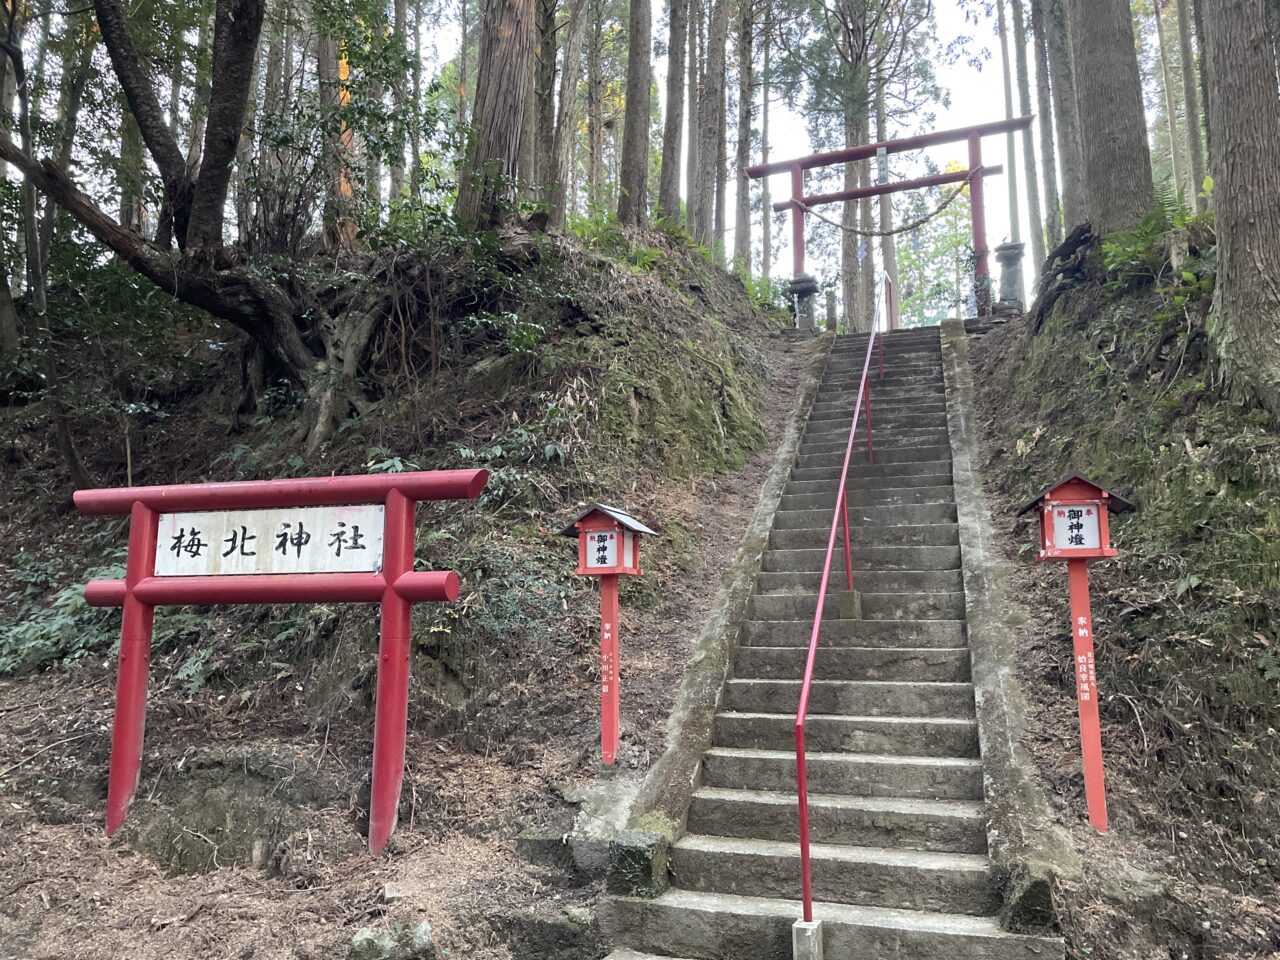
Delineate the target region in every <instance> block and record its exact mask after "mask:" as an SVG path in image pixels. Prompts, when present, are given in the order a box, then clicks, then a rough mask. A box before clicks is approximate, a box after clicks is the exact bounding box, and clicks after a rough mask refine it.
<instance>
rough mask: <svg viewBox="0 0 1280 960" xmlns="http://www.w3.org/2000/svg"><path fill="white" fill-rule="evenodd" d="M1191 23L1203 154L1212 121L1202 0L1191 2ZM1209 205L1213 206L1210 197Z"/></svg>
mask: <svg viewBox="0 0 1280 960" xmlns="http://www.w3.org/2000/svg"><path fill="white" fill-rule="evenodd" d="M1191 22H1192V23H1193V24H1194V25H1195V28H1196V49H1198V50H1199V51H1200V102H1201V103H1203V104H1204V143H1205V147H1204V149H1205V153H1206V154H1211V153H1212V152H1213V119H1212V117H1211V116H1210V115H1209V71H1210V65H1209V45H1208V41H1207V40H1206V35H1205V30H1204V4H1203V2H1202V0H1191ZM1209 205H1210V206H1212V205H1213V199H1212V197H1211V198H1210V200H1209Z"/></svg>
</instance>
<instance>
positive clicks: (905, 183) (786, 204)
mask: <svg viewBox="0 0 1280 960" xmlns="http://www.w3.org/2000/svg"><path fill="white" fill-rule="evenodd" d="M1003 172H1004V167H1003V166H1000V165H996V166H994V167H984V168H983V169H982V170H981V172H980V173H977V174H975V175H974V176H983V175H985V176H988V177H991V176H995V175H997V174H1000V173H1003ZM968 177H969V171H968V170H953V171H951V172H950V173H939V174H935V175H934V176H931V177H920V178H918V179H915V180H899V181H897V182H895V183H877V184H873V185H872V186H869V187H858V188H857V189H856V190H839V191H837V192H835V193H815V194H811V195H810V196H807V197H801V199H800V202H801V203H803V204H804V205H805V206H806V207H818V206H821V205H822V204H825V203H841V202H843V201H845V200H861V199H863V198H864V197H879V196H881V195H883V194H886V193H901V192H902V191H904V190H920V189H924V188H927V187H942V186H946V185H947V184H949V183H961V182H963V181H964V180H966V179H968ZM795 205H796V204H795V200H779V201H778V202H777V203H775V204H774V205H773V209H774V210H776V211H778V212H779V213H781V212H782V211H784V210H791V209H794V208H795Z"/></svg>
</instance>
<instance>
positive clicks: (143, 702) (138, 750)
mask: <svg viewBox="0 0 1280 960" xmlns="http://www.w3.org/2000/svg"><path fill="white" fill-rule="evenodd" d="M159 526H160V517H159V515H158V514H157V513H156V512H155V511H154V510H150V509H148V508H147V507H145V506H143V505H142V504H140V503H135V504H133V507H132V510H131V511H130V518H129V559H128V562H127V564H126V566H125V578H124V584H125V595H124V600H123V605H124V617H123V620H122V622H121V625H120V662H119V666H118V667H117V671H116V715H115V720H114V722H113V724H112V730H111V772H110V775H109V777H108V780H107V835H108V836H110V835H111V834H113V833H115V832H116V830H117V829H119V827H120V824H122V823H124V817H125V813H126V812H127V811H128V809H129V804H130V803H132V802H133V795H134V793H135V792H136V791H137V789H138V775H139V774H140V773H141V771H142V741H143V737H144V733H145V730H146V723H147V677H148V673H149V670H150V666H151V628H152V624H153V623H154V620H155V607H154V606H152V605H150V604H148V603H146V602H144V601H143V600H141V599H139V598H138V597H137V596H136V595H135V594H134V590H133V588H135V587H136V586H137V585H138V584H139V583H141V582H142V581H143V580H145V579H146V578H147V577H149V576H151V574H152V572H153V571H154V570H155V568H156V536H157V534H158V532H159Z"/></svg>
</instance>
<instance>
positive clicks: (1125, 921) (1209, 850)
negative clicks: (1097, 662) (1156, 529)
mask: <svg viewBox="0 0 1280 960" xmlns="http://www.w3.org/2000/svg"><path fill="white" fill-rule="evenodd" d="M1021 335H1022V333H1021V331H1020V329H1014V325H1012V324H1011V325H1010V327H1009V328H1007V329H1003V330H999V331H997V332H996V333H992V334H990V335H988V336H986V337H984V338H982V339H981V340H978V341H972V340H971V341H970V343H971V348H970V349H971V350H972V352H973V356H974V362H975V375H976V379H977V387H978V390H977V396H978V403H979V407H980V415H981V420H982V426H983V431H984V446H985V451H984V463H983V473H984V484H985V491H986V496H987V502H988V504H989V506H990V508H991V511H992V517H993V521H994V524H995V528H996V530H997V532H998V534H1000V537H999V542H1000V546H1001V548H1002V549H1003V551H1004V553H1005V556H1006V558H1007V560H1008V561H1009V566H1010V568H1011V570H1012V571H1013V576H1014V577H1015V584H1014V587H1015V590H1014V592H1015V594H1016V595H1018V596H1020V597H1021V598H1022V607H1023V612H1024V613H1025V615H1026V617H1027V620H1026V623H1025V625H1024V626H1023V627H1021V628H1020V631H1021V632H1020V636H1019V657H1018V676H1019V680H1020V682H1021V684H1022V688H1023V693H1024V696H1025V698H1026V700H1027V705H1028V715H1027V723H1028V735H1027V738H1026V741H1025V746H1026V747H1027V748H1028V749H1029V751H1030V753H1031V755H1032V757H1033V759H1034V761H1035V763H1036V766H1037V768H1038V770H1039V773H1040V777H1041V782H1042V785H1043V787H1044V789H1045V792H1046V794H1047V796H1048V798H1049V802H1050V804H1051V805H1052V806H1053V808H1054V809H1055V811H1056V813H1057V816H1058V819H1059V820H1060V822H1062V823H1063V824H1064V825H1065V826H1066V827H1067V828H1068V829H1069V831H1070V832H1071V836H1072V838H1073V840H1074V841H1075V846H1076V849H1077V850H1078V851H1079V854H1080V856H1081V859H1082V862H1083V867H1084V879H1083V880H1082V881H1081V882H1080V883H1073V884H1070V885H1068V886H1066V887H1064V889H1062V890H1061V891H1059V893H1060V897H1059V900H1060V904H1061V906H1062V909H1063V912H1064V916H1063V926H1064V934H1065V936H1066V939H1067V955H1068V957H1069V958H1072V960H1085V958H1089V960H1100V958H1107V960H1112V958H1114V960H1246V958H1248V960H1261V958H1276V957H1280V908H1278V906H1277V899H1276V896H1275V891H1272V892H1270V893H1267V892H1265V888H1264V890H1263V892H1261V893H1260V892H1259V888H1258V885H1257V884H1256V883H1251V884H1246V883H1245V882H1243V880H1235V879H1233V874H1238V875H1239V876H1240V877H1243V876H1246V875H1247V873H1248V871H1247V869H1246V868H1247V867H1248V866H1249V864H1247V863H1241V862H1240V858H1241V854H1240V851H1239V850H1238V849H1236V848H1235V847H1233V843H1232V837H1231V836H1230V835H1229V834H1228V833H1226V832H1225V831H1222V830H1220V829H1217V828H1216V827H1215V825H1214V824H1212V823H1189V822H1187V821H1185V820H1182V821H1180V820H1179V819H1178V817H1177V816H1176V815H1175V814H1174V813H1172V812H1171V811H1170V810H1169V809H1168V808H1167V807H1165V806H1164V805H1162V804H1160V803H1158V802H1156V800H1155V796H1156V794H1157V792H1156V791H1153V790H1152V789H1151V786H1152V782H1153V780H1155V779H1157V778H1159V777H1160V776H1161V770H1160V767H1161V762H1162V761H1161V759H1160V756H1159V753H1158V752H1157V751H1155V750H1149V749H1148V744H1147V743H1146V732H1145V731H1144V729H1143V718H1142V716H1141V713H1140V711H1139V708H1138V706H1137V705H1136V704H1134V703H1133V702H1132V700H1131V699H1130V700H1129V701H1128V707H1129V708H1130V709H1129V710H1128V713H1127V715H1126V713H1125V711H1121V712H1120V716H1123V717H1124V718H1125V719H1124V721H1123V722H1117V721H1116V720H1115V719H1114V718H1115V713H1113V712H1112V711H1104V718H1103V727H1102V742H1103V750H1104V759H1105V763H1106V788H1107V801H1108V811H1109V814H1110V827H1109V831H1108V833H1106V834H1105V835H1101V834H1098V833H1097V832H1096V831H1095V830H1094V829H1093V828H1092V826H1091V825H1090V824H1089V821H1088V817H1087V811H1086V809H1085V797H1084V779H1083V774H1082V772H1081V759H1080V740H1079V720H1078V716H1077V711H1076V702H1075V696H1074V683H1075V681H1074V672H1073V669H1074V664H1073V656H1072V641H1071V634H1070V630H1069V627H1068V624H1069V622H1070V615H1069V611H1068V607H1067V578H1066V570H1065V569H1064V568H1063V566H1062V565H1060V564H1052V563H1049V564H1037V563H1034V562H1032V560H1031V554H1029V553H1028V552H1027V547H1026V545H1027V544H1030V543H1033V542H1035V541H1036V539H1037V538H1038V536H1039V533H1038V527H1037V525H1036V521H1035V519H1034V517H1030V516H1028V517H1021V518H1019V517H1017V516H1016V513H1017V511H1018V509H1019V507H1020V506H1021V505H1022V503H1024V502H1025V501H1026V500H1027V499H1028V498H1029V497H1030V496H1032V495H1033V494H1035V493H1036V492H1037V491H1036V490H1022V489H1015V488H1014V484H1013V483H1011V482H1010V477H1009V476H1008V475H1006V474H1005V473H1004V472H1003V471H1002V469H1001V464H1002V463H1007V462H1008V455H1009V452H1010V451H1009V446H1010V441H1009V439H1008V438H1007V437H1006V436H1004V435H1003V434H1002V429H1001V428H1002V427H1004V426H1005V425H1007V424H1009V423H1017V422H1019V417H1020V411H1017V410H1014V409H1012V407H1011V404H1012V398H1011V397H1010V395H1009V393H1008V391H1005V390H1001V389H983V386H984V374H990V372H991V370H993V369H994V367H995V364H996V361H997V360H998V357H999V355H1000V352H1001V351H1003V350H1004V349H1005V347H1006V342H1005V341H1003V340H1002V338H1012V337H1016V336H1021ZM1045 479H1046V482H1048V481H1049V480H1051V479H1054V478H1045ZM1090 580H1091V593H1092V599H1093V615H1094V632H1095V635H1096V637H1097V642H1098V643H1099V644H1105V643H1107V642H1108V635H1109V634H1110V635H1112V636H1114V632H1115V629H1116V626H1115V615H1116V612H1117V609H1118V607H1119V606H1120V604H1119V603H1118V598H1119V597H1120V596H1124V595H1126V594H1125V591H1126V590H1128V594H1127V595H1128V596H1129V599H1128V600H1126V602H1130V603H1132V602H1135V601H1133V599H1132V593H1133V592H1134V591H1133V590H1132V589H1130V588H1129V585H1126V584H1124V583H1122V582H1121V577H1120V576H1119V574H1118V572H1117V570H1116V569H1115V565H1114V564H1106V563H1099V564H1095V565H1093V566H1092V567H1091V568H1090ZM1099 685H1100V687H1101V689H1102V695H1103V697H1104V699H1112V700H1113V701H1114V697H1115V695H1114V694H1111V695H1108V694H1107V692H1106V687H1107V681H1106V677H1105V676H1101V675H1100V676H1099ZM1108 715H1110V719H1108ZM1273 849H1275V850H1277V853H1278V854H1280V845H1276V846H1273Z"/></svg>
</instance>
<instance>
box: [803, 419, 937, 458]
mask: <svg viewBox="0 0 1280 960" xmlns="http://www.w3.org/2000/svg"><path fill="white" fill-rule="evenodd" d="M871 442H872V446H873V447H874V448H875V454H876V456H879V455H880V454H881V453H883V452H885V451H888V450H903V449H910V448H912V447H942V446H946V445H947V444H948V443H949V442H950V440H949V438H948V434H947V432H946V431H945V430H926V431H921V432H912V433H906V432H897V431H893V430H886V429H884V428H883V427H882V426H881V425H880V424H877V423H873V424H872V430H871ZM848 447H849V435H848V433H845V435H844V436H831V435H829V434H822V433H820V434H817V435H816V436H809V435H806V436H805V438H804V439H803V440H801V441H800V450H799V453H800V455H801V456H807V455H809V454H814V453H836V452H838V453H841V454H843V453H844V452H845V450H846V449H848ZM853 449H854V456H860V458H862V459H865V457H866V449H867V431H866V425H865V424H859V429H858V433H857V435H856V436H855V437H854V438H853Z"/></svg>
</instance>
